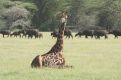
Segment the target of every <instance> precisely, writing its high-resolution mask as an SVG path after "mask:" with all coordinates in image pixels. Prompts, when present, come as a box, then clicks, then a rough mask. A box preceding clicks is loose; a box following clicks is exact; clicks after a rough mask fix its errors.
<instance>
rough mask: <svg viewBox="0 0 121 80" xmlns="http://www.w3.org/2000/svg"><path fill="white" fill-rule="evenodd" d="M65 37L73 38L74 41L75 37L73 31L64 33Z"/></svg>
mask: <svg viewBox="0 0 121 80" xmlns="http://www.w3.org/2000/svg"><path fill="white" fill-rule="evenodd" d="M64 35H65V36H66V38H70V37H71V38H72V39H73V35H72V32H71V30H65V31H64Z"/></svg>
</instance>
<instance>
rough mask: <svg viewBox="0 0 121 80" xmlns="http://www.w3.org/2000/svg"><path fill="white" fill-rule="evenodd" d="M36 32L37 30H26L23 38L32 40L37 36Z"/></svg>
mask: <svg viewBox="0 0 121 80" xmlns="http://www.w3.org/2000/svg"><path fill="white" fill-rule="evenodd" d="M38 32H39V31H38V30H37V29H28V30H25V34H24V35H25V36H28V38H33V37H35V38H36V36H37V35H38Z"/></svg>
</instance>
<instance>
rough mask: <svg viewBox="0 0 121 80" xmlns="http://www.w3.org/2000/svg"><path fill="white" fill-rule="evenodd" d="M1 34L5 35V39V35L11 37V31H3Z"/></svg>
mask: <svg viewBox="0 0 121 80" xmlns="http://www.w3.org/2000/svg"><path fill="white" fill-rule="evenodd" d="M0 34H2V35H3V38H4V37H5V35H7V37H9V35H10V31H9V30H1V31H0Z"/></svg>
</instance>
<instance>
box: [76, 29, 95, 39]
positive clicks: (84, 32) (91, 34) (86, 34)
mask: <svg viewBox="0 0 121 80" xmlns="http://www.w3.org/2000/svg"><path fill="white" fill-rule="evenodd" d="M93 34H94V30H84V31H79V32H78V33H77V34H75V37H76V36H79V37H81V36H85V38H88V36H91V38H93Z"/></svg>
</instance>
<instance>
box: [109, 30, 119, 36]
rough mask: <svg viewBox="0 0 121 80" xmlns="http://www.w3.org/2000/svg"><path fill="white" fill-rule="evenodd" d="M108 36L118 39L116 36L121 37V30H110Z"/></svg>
mask: <svg viewBox="0 0 121 80" xmlns="http://www.w3.org/2000/svg"><path fill="white" fill-rule="evenodd" d="M109 34H113V35H114V36H115V38H118V36H121V30H112V31H110V32H109Z"/></svg>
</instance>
